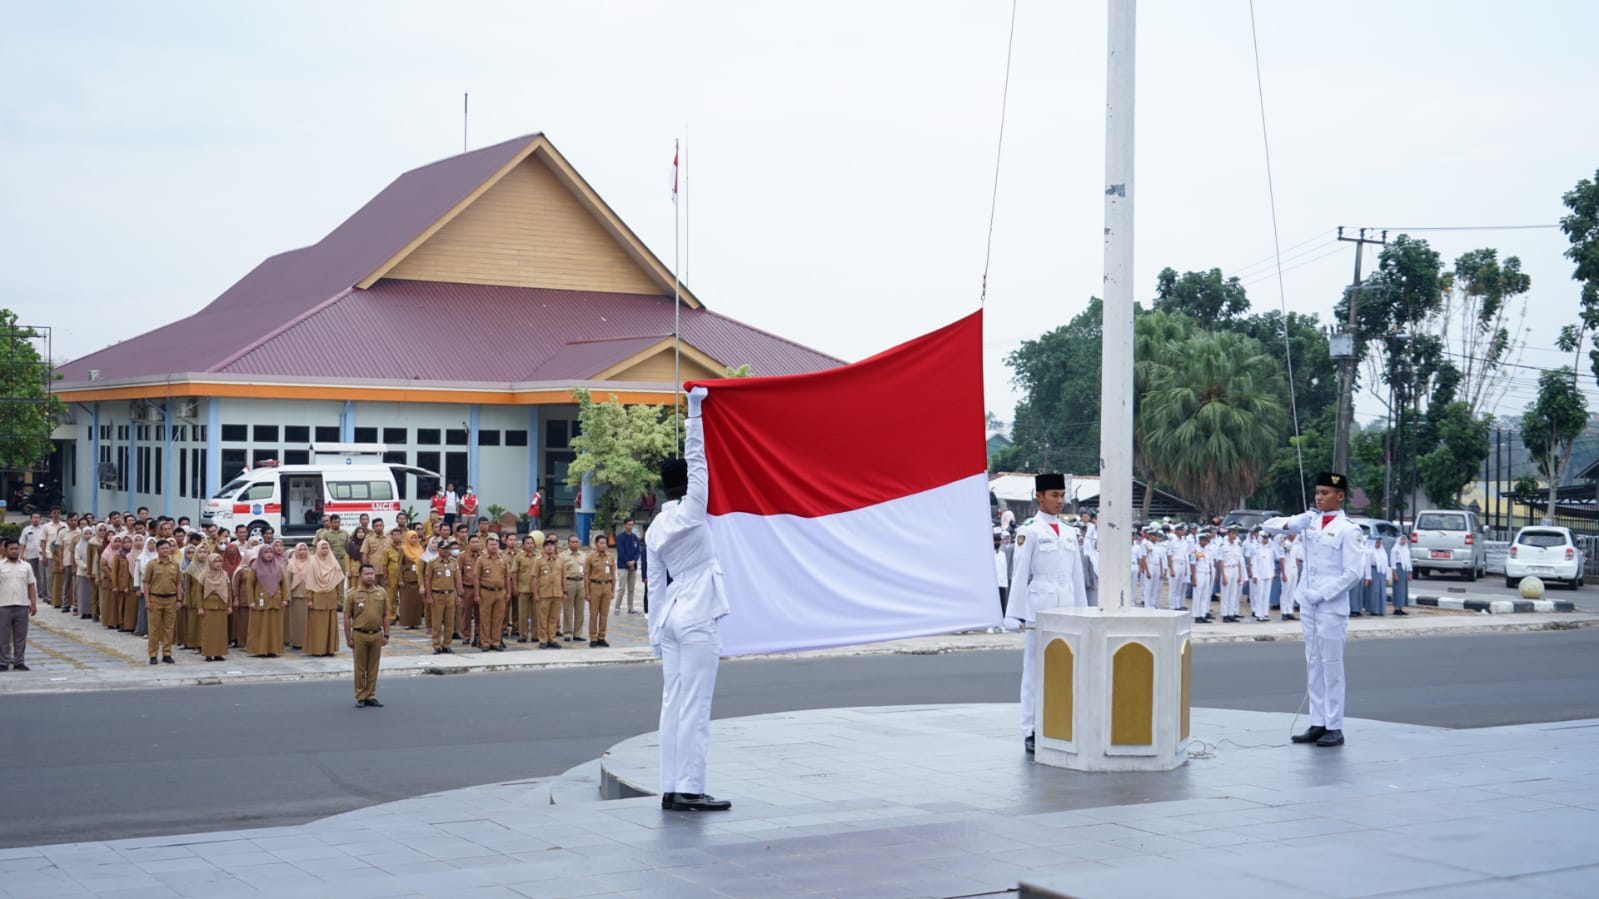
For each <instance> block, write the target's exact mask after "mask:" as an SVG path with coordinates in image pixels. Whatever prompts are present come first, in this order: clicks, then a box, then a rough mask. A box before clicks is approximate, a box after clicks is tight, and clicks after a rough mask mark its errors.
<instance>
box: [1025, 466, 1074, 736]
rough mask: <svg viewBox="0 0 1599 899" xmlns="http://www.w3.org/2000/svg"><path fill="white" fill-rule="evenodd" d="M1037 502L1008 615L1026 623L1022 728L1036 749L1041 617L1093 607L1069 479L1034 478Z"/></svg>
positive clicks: (1027, 527) (1061, 475)
mask: <svg viewBox="0 0 1599 899" xmlns="http://www.w3.org/2000/svg"><path fill="white" fill-rule="evenodd" d="M1033 490H1034V492H1033V499H1034V500H1035V501H1036V502H1037V503H1038V514H1037V515H1035V516H1034V517H1033V518H1032V519H1031V520H1029V521H1028V522H1027V523H1026V524H1024V525H1022V526H1021V527H1020V528H1017V530H1016V554H1015V558H1014V559H1013V560H1012V562H1013V564H1012V565H1011V577H1010V599H1009V606H1008V607H1007V608H1006V609H1005V617H1006V618H1012V619H1015V620H1016V621H1018V622H1020V623H1021V626H1022V627H1023V629H1024V630H1025V633H1024V634H1023V642H1022V689H1021V706H1022V708H1021V727H1022V745H1023V747H1024V748H1025V749H1026V750H1027V751H1028V752H1032V751H1033V735H1034V734H1033V731H1034V721H1035V720H1036V718H1037V714H1038V662H1039V659H1038V656H1039V648H1038V629H1037V628H1036V627H1035V626H1034V625H1036V623H1037V621H1038V613H1039V612H1040V611H1042V610H1045V609H1059V608H1070V607H1080V608H1082V607H1087V605H1088V594H1087V592H1086V591H1084V589H1083V556H1082V552H1081V548H1080V547H1079V546H1078V544H1077V529H1076V528H1075V527H1073V526H1072V525H1071V523H1070V522H1066V521H1062V520H1061V519H1060V510H1061V509H1062V507H1064V506H1065V505H1066V476H1065V475H1063V474H1041V475H1038V476H1036V477H1034V478H1033Z"/></svg>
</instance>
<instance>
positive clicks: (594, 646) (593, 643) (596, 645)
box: [589, 640, 600, 649]
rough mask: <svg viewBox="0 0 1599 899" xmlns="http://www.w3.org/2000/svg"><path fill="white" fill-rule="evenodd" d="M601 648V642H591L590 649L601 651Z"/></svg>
mask: <svg viewBox="0 0 1599 899" xmlns="http://www.w3.org/2000/svg"><path fill="white" fill-rule="evenodd" d="M599 648H600V641H598V640H590V641H589V649H599Z"/></svg>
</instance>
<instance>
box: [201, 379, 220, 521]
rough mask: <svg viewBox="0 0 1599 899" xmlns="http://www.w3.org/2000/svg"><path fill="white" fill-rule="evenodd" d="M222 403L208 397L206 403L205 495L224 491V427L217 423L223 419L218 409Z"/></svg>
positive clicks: (214, 494) (213, 494)
mask: <svg viewBox="0 0 1599 899" xmlns="http://www.w3.org/2000/svg"><path fill="white" fill-rule="evenodd" d="M219 405H220V403H218V402H217V398H216V397H214V396H212V397H207V398H206V401H205V495H206V496H208V497H211V496H216V495H217V491H218V490H221V489H222V445H221V444H222V433H221V432H222V426H221V425H219V424H217V421H218V420H219V419H220V418H221V417H222V415H221V410H220V409H218V408H217V407H218V406H219Z"/></svg>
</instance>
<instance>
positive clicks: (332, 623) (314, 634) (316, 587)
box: [305, 540, 344, 656]
mask: <svg viewBox="0 0 1599 899" xmlns="http://www.w3.org/2000/svg"><path fill="white" fill-rule="evenodd" d="M310 568H311V576H310V578H309V582H310V583H309V590H308V593H309V594H310V608H309V609H307V611H306V626H305V654H306V655H309V656H330V655H333V654H334V653H336V652H338V651H339V628H338V623H337V621H336V616H337V614H338V611H339V606H340V604H341V602H342V601H343V599H344V566H343V565H340V564H339V557H338V556H335V555H334V554H333V547H331V546H329V545H328V542H327V541H326V540H318V541H317V544H316V554H315V555H313V556H311V562H310Z"/></svg>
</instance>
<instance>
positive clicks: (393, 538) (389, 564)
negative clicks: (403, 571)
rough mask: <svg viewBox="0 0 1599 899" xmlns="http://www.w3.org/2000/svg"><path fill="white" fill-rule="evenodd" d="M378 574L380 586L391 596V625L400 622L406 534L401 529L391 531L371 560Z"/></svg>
mask: <svg viewBox="0 0 1599 899" xmlns="http://www.w3.org/2000/svg"><path fill="white" fill-rule="evenodd" d="M369 561H370V562H371V563H372V570H373V571H374V572H376V575H377V582H378V586H380V587H382V588H383V592H384V593H387V594H388V595H389V624H397V623H399V620H400V567H401V563H403V562H404V561H405V532H404V531H402V530H400V529H399V528H394V529H393V530H391V531H389V535H388V539H387V540H385V541H383V545H382V546H381V547H380V548H379V549H378V551H377V552H376V553H373V555H372V558H371V559H370V560H369Z"/></svg>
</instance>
